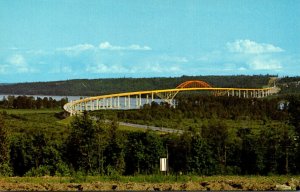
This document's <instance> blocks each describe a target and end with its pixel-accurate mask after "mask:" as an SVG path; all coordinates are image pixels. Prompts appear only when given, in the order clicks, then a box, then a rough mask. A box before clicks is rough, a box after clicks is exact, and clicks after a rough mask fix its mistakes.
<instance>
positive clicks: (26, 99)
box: [0, 95, 68, 109]
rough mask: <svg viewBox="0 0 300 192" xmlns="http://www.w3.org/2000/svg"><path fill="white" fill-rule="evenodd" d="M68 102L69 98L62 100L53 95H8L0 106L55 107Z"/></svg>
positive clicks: (11, 107)
mask: <svg viewBox="0 0 300 192" xmlns="http://www.w3.org/2000/svg"><path fill="white" fill-rule="evenodd" d="M67 102H68V98H62V99H61V100H58V101H57V100H56V99H53V98H52V97H49V98H48V97H44V98H41V97H37V98H35V97H33V96H25V95H23V96H7V97H5V96H4V97H3V99H2V101H0V108H4V109H43V108H44V109H54V108H61V109H62V108H63V106H64V105H65V104H66V103H67Z"/></svg>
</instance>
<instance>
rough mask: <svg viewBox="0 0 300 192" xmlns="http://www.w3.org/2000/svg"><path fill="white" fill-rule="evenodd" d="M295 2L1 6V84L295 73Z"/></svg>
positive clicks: (298, 40)
mask: <svg viewBox="0 0 300 192" xmlns="http://www.w3.org/2000/svg"><path fill="white" fill-rule="evenodd" d="M299 10H300V1H299V0H206V1H205V0H195V1H193V0H186V1H182V0H172V1H169V0H152V1H150V0H147V1H146V0H126V1H124V0H22V1H20V0H0V31H1V32H0V83H8V82H31V81H54V80H67V79H78V78H89V79H92V78H111V77H114V78H118V77H164V76H165V77H169V76H181V75H237V74H245V75H252V74H274V75H277V74H278V75H279V76H286V75H288V76H295V75H300V20H299V18H300V11H299Z"/></svg>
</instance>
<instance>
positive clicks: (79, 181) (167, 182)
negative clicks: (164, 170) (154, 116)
mask: <svg viewBox="0 0 300 192" xmlns="http://www.w3.org/2000/svg"><path fill="white" fill-rule="evenodd" d="M299 187H300V176H186V175H185V176H173V175H169V176H166V175H163V174H159V175H148V176H146V175H137V176H118V177H116V176H110V177H108V176H105V177H104V176H88V177H84V176H81V177H79V176H75V177H48V176H46V177H2V178H0V190H13V191H16V190H19V191H24V190H40V191H45V190H54V191H55V190H57V191H58V190H59V191H62V190H76V189H77V190H78V189H79V188H81V189H82V190H100V191H101V190H103V191H106V190H112V189H117V190H151V191H153V190H161V191H163V190H283V189H285V190H287V189H289V190H299Z"/></svg>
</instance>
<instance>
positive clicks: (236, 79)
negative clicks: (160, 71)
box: [0, 75, 272, 96]
mask: <svg viewBox="0 0 300 192" xmlns="http://www.w3.org/2000/svg"><path fill="white" fill-rule="evenodd" d="M270 77H272V76H270V75H255V76H244V75H239V76H181V77H168V78H163V77H158V78H116V79H90V80H89V79H76V80H67V81H54V82H35V83H16V84H0V94H18V95H23V94H24V95H62V96H64V95H66V96H69V95H74V96H77V95H78V96H93V95H102V94H110V93H120V92H129V91H140V90H153V89H169V88H175V87H176V86H177V85H179V84H180V83H182V82H184V81H188V80H203V81H206V82H208V83H209V84H210V85H212V86H213V87H245V88H261V87H263V86H266V85H268V82H269V80H270Z"/></svg>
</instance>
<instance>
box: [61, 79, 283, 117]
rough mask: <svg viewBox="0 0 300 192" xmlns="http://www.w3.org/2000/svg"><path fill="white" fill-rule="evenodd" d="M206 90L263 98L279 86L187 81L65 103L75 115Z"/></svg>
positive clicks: (148, 102) (170, 102)
mask: <svg viewBox="0 0 300 192" xmlns="http://www.w3.org/2000/svg"><path fill="white" fill-rule="evenodd" d="M184 91H206V92H212V93H213V94H214V95H215V96H220V95H225V96H235V97H240V98H262V97H266V96H269V95H271V94H275V93H277V92H278V88H276V87H269V88H214V87H212V86H211V85H210V84H208V83H207V82H204V81H199V80H194V81H186V82H183V83H181V84H180V85H178V86H177V87H176V88H174V89H161V90H150V91H135V92H128V93H117V94H109V95H100V96H95V97H88V98H84V99H80V100H75V101H71V102H69V103H67V104H65V105H64V109H65V110H66V111H67V112H69V113H70V115H74V114H77V113H81V112H82V111H95V110H103V109H138V108H140V107H142V106H143V105H144V104H150V103H152V102H153V101H154V102H167V103H169V104H170V105H175V103H174V98H175V96H176V95H177V94H178V93H179V92H184Z"/></svg>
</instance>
